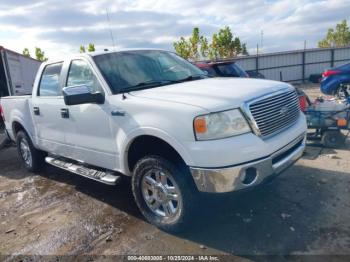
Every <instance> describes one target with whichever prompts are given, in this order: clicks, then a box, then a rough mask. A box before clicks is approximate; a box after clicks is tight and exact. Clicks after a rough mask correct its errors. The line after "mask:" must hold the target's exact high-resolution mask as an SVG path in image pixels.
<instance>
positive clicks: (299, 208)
mask: <svg viewBox="0 0 350 262" xmlns="http://www.w3.org/2000/svg"><path fill="white" fill-rule="evenodd" d="M303 89H304V90H305V91H306V92H307V93H308V94H310V95H311V96H317V95H318V88H317V87H303ZM349 149H350V142H349V140H348V141H347V144H346V145H344V147H343V148H341V149H335V150H333V149H325V148H322V147H320V146H319V145H318V144H317V143H316V144H315V143H313V144H310V145H308V147H307V150H306V153H305V155H304V157H303V158H302V159H301V160H299V161H298V162H297V164H296V165H295V166H293V167H292V168H290V169H289V170H287V171H286V172H285V173H283V174H282V175H281V176H279V177H278V178H277V179H275V180H274V181H273V182H271V183H270V184H268V185H265V186H263V187H260V188H258V189H256V190H254V191H251V192H245V193H242V194H225V195H222V196H215V197H210V198H208V197H203V199H202V203H204V205H205V208H204V210H203V215H202V216H201V219H200V220H198V221H197V223H195V224H193V225H192V227H191V228H189V230H188V231H186V232H185V233H182V234H179V235H170V234H167V233H164V232H162V231H160V230H158V229H157V228H155V227H154V226H152V225H150V224H148V223H147V222H145V221H144V220H143V218H142V216H141V215H140V213H139V211H138V210H137V207H136V204H135V203H134V201H133V198H132V194H131V190H130V185H129V181H127V180H124V181H123V182H122V183H121V184H119V185H117V186H115V187H111V186H107V185H103V184H100V183H97V182H94V181H91V180H88V179H85V178H82V177H78V176H75V175H72V174H69V173H67V172H64V171H61V170H59V169H56V168H54V167H46V168H45V169H44V170H43V171H42V172H41V173H38V174H31V173H28V172H26V171H25V170H24V169H23V168H22V166H21V163H20V161H19V158H18V156H17V153H16V150H15V148H13V147H9V148H5V149H2V150H0V207H1V208H0V260H2V259H3V260H12V259H14V260H16V257H6V256H10V255H12V256H13V255H23V254H24V255H55V256H60V255H71V256H78V255H82V254H84V255H106V256H107V255H135V254H140V255H156V254H162V255H168V254H182V255H183V254H197V255H199V254H200V255H220V254H229V255H230V256H229V257H226V258H230V259H235V260H237V261H243V260H246V259H248V260H250V259H252V260H270V259H272V258H271V257H270V259H269V258H267V257H265V256H260V255H278V257H277V260H280V259H284V258H285V257H284V256H285V255H291V254H292V255H293V254H294V255H306V254H307V255H311V254H312V255H345V256H339V257H337V258H336V259H335V258H334V257H333V258H332V259H333V260H334V259H335V260H334V261H348V260H349V259H350V219H349V218H350V202H349V200H350V160H349V159H350V150H349ZM1 255H2V256H3V257H1ZM346 255H347V256H346ZM310 258H311V257H310V256H300V257H297V258H296V261H299V260H305V259H310ZM313 258H314V259H315V260H314V261H319V260H320V258H324V257H313Z"/></svg>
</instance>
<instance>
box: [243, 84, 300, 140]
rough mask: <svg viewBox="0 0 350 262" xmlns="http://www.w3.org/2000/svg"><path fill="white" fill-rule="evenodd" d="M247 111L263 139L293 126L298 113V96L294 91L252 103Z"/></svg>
mask: <svg viewBox="0 0 350 262" xmlns="http://www.w3.org/2000/svg"><path fill="white" fill-rule="evenodd" d="M249 109H250V112H251V114H252V116H253V117H254V120H255V122H256V124H257V127H258V128H259V131H260V134H261V136H263V137H266V136H270V135H272V134H275V133H277V132H280V131H282V130H283V129H285V128H286V127H288V126H290V125H292V124H294V123H295V122H296V121H297V119H298V116H299V113H300V108H299V99H298V95H297V93H296V92H295V91H294V90H293V91H286V92H284V93H280V94H277V95H272V96H269V97H267V98H263V99H261V100H258V101H254V102H253V103H251V104H250V105H249Z"/></svg>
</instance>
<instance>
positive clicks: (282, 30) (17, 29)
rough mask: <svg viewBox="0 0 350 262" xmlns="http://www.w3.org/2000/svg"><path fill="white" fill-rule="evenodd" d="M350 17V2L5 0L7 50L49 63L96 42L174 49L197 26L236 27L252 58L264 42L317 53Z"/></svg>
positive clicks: (2, 29) (269, 48) (0, 0)
mask: <svg viewBox="0 0 350 262" xmlns="http://www.w3.org/2000/svg"><path fill="white" fill-rule="evenodd" d="M106 10H108V13H109V18H110V19H109V23H108V20H107V16H106ZM343 19H348V21H349V22H350V0H326V1H312V0H244V1H242V0H240V1H237V0H133V1H132V0H108V1H107V0H84V1H80V0H39V1H35V0H0V45H2V46H4V47H6V48H8V49H11V50H14V51H17V52H22V50H23V49H24V48H25V47H27V48H29V50H30V51H31V53H33V52H34V47H36V46H37V47H40V48H42V49H43V50H44V51H45V55H46V56H47V57H49V58H50V59H60V58H62V56H65V55H69V54H72V53H77V52H78V51H79V46H80V45H81V44H83V45H87V44H88V43H90V42H91V43H94V44H95V46H96V49H97V50H103V49H105V48H107V49H110V50H113V48H115V49H120V48H138V47H141V48H145V47H152V48H162V49H167V50H173V42H174V41H176V40H178V39H179V38H180V37H181V36H185V37H186V36H189V35H191V33H192V29H193V28H194V27H199V28H200V31H201V33H202V34H203V35H205V36H207V37H211V35H212V34H213V33H214V32H217V31H218V30H219V29H220V28H222V27H224V26H229V27H230V28H231V30H232V32H233V33H234V34H235V36H238V37H240V39H241V41H243V42H245V43H246V44H247V47H248V51H249V52H250V53H255V52H256V46H257V44H259V45H260V46H262V50H263V52H265V53H267V52H275V51H285V50H294V49H302V48H304V41H306V46H307V48H313V47H316V46H317V42H318V40H320V39H322V38H323V37H324V36H325V34H326V32H327V29H328V28H330V27H334V26H335V25H336V24H337V23H338V22H340V21H341V20H343ZM111 32H112V34H113V36H114V42H115V45H114V47H113V41H112V39H111ZM261 32H263V37H261Z"/></svg>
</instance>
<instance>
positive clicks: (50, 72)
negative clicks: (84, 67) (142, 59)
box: [38, 63, 63, 96]
mask: <svg viewBox="0 0 350 262" xmlns="http://www.w3.org/2000/svg"><path fill="white" fill-rule="evenodd" d="M62 64H63V63H57V64H51V65H47V66H46V67H45V69H44V71H43V74H42V76H41V80H40V84H39V90H38V96H60V95H61V94H62V92H61V87H60V82H59V79H60V75H61V70H62Z"/></svg>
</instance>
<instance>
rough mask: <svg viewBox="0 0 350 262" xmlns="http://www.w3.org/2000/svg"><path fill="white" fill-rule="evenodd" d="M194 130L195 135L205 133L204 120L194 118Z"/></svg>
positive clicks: (205, 124) (205, 125)
mask: <svg viewBox="0 0 350 262" xmlns="http://www.w3.org/2000/svg"><path fill="white" fill-rule="evenodd" d="M194 129H195V130H196V133H197V134H203V133H205V132H207V122H206V121H205V119H204V118H201V117H199V118H196V120H195V121H194Z"/></svg>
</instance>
